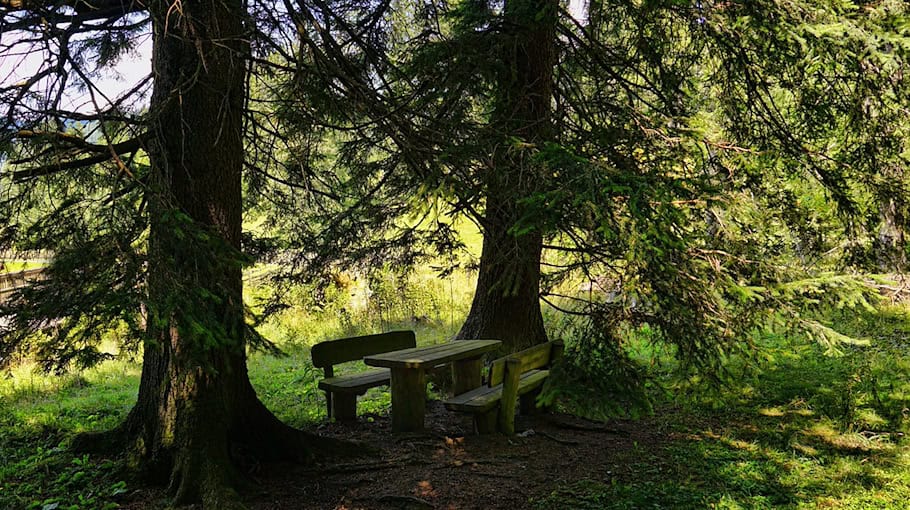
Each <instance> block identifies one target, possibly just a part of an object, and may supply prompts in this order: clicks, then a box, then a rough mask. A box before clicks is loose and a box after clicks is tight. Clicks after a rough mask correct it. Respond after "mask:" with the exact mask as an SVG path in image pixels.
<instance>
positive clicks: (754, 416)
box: [533, 305, 910, 509]
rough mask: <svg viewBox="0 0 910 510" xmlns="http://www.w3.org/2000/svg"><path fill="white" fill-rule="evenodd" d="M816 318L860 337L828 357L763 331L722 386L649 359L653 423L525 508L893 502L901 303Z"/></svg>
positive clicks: (903, 376) (901, 370) (897, 488)
mask: <svg viewBox="0 0 910 510" xmlns="http://www.w3.org/2000/svg"><path fill="white" fill-rule="evenodd" d="M819 320H825V321H828V322H830V323H832V324H833V325H835V326H837V327H838V328H839V329H843V330H844V331H846V332H848V333H849V334H850V335H851V336H857V337H869V338H870V345H868V346H847V347H844V348H843V350H842V351H841V352H840V353H839V354H838V355H834V356H832V355H829V354H825V352H824V348H823V347H821V346H819V345H816V344H812V343H808V344H807V343H806V342H805V341H804V339H798V338H788V337H785V336H778V335H766V336H762V337H761V338H760V339H757V340H756V342H758V343H759V344H760V346H761V348H762V349H761V352H763V353H764V357H763V358H762V359H759V360H755V359H752V360H744V359H738V358H731V359H730V360H728V370H729V371H730V373H731V374H733V376H732V377H730V378H729V379H728V380H727V381H726V383H725V385H723V386H716V385H708V386H706V385H704V384H703V381H702V382H701V383H699V382H697V381H696V380H694V379H689V380H681V379H679V378H678V377H677V376H674V375H672V374H673V372H672V371H671V370H667V369H666V368H662V367H661V366H660V365H657V364H655V365H651V366H650V367H649V369H648V371H647V373H648V374H649V375H650V376H651V377H652V378H653V379H654V380H656V381H659V382H661V383H662V384H663V385H664V387H665V388H667V387H670V388H673V391H672V392H671V393H669V394H664V393H656V394H653V396H652V398H653V399H654V401H655V402H656V404H655V412H654V414H653V416H651V417H649V418H644V419H642V420H641V422H642V423H641V425H640V427H639V428H641V429H643V430H644V429H648V430H652V429H653V430H655V431H659V432H655V433H654V435H637V434H636V435H635V436H634V437H633V438H632V441H633V446H632V448H630V449H629V450H628V451H617V458H616V459H615V461H614V462H615V468H614V469H613V470H611V471H608V472H605V473H597V474H592V477H590V478H588V479H583V480H578V481H572V482H567V483H565V484H562V485H560V486H558V487H556V488H554V489H553V490H552V492H551V493H550V494H548V495H546V496H544V497H542V498H540V499H538V500H536V501H534V502H533V504H534V507H535V508H538V509H550V508H553V509H555V508H579V509H585V508H590V509H595V508H598V509H599V508H609V509H620V508H692V509H695V508H728V509H740V508H832V507H833V508H851V509H866V508H901V507H903V505H904V504H905V502H906V498H907V497H908V496H910V470H908V469H907V464H906V462H907V458H908V453H907V445H906V440H905V439H904V437H905V436H904V435H905V434H906V433H908V432H910V429H908V426H910V424H908V422H907V419H906V416H904V414H905V412H906V409H907V408H908V405H910V400H908V395H910V392H908V389H910V386H908V381H910V364H908V362H910V358H908V356H907V349H906V345H905V344H906V340H907V338H908V332H910V322H908V317H907V313H906V308H905V307H904V305H900V306H896V307H886V308H884V309H881V310H876V311H865V312H859V313H855V312H846V311H842V310H837V309H833V310H829V313H828V314H826V315H824V316H822V317H820V318H819ZM646 340H647V339H646V338H640V339H639V341H642V342H643V341H646ZM630 348H631V347H630ZM665 361H669V360H665ZM655 389H659V388H657V387H652V391H653V390H655ZM668 396H672V401H669V400H667V397H668ZM586 405H587V406H588V407H590V406H591V405H592V404H591V403H590V402H589V403H587V404H586Z"/></svg>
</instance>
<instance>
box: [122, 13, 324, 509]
mask: <svg viewBox="0 0 910 510" xmlns="http://www.w3.org/2000/svg"><path fill="white" fill-rule="evenodd" d="M147 5H148V9H149V11H150V13H151V15H152V20H153V37H154V43H153V48H154V49H153V71H154V76H155V88H154V91H153V95H152V98H151V107H150V113H149V115H150V132H151V133H152V134H153V136H152V137H151V142H150V147H149V155H150V158H151V165H152V179H151V180H150V185H149V186H150V189H149V192H148V197H149V212H150V217H151V229H150V232H149V260H150V262H149V268H148V271H149V276H148V291H149V302H148V304H147V306H148V313H149V318H148V326H147V328H148V340H147V341H146V344H145V349H144V360H143V367H142V378H141V382H140V388H139V399H138V402H137V404H136V406H135V408H134V409H133V410H132V412H131V413H130V415H129V416H128V418H127V420H126V421H125V423H124V424H123V425H122V426H121V428H120V429H119V430H118V431H116V434H114V435H112V436H108V437H109V438H111V439H116V440H120V441H126V442H128V443H132V445H133V446H134V448H133V452H134V454H135V455H134V460H135V463H136V465H137V466H138V467H140V468H142V469H144V470H145V471H146V472H147V473H148V474H150V475H152V476H153V477H155V478H157V479H158V481H159V482H162V483H164V482H166V483H168V486H169V492H170V494H171V495H172V496H173V497H174V502H175V503H176V504H183V503H193V502H199V501H201V502H203V504H204V507H205V508H216V507H217V508H219V510H222V509H224V508H230V507H234V506H237V505H239V503H238V498H237V497H236V493H235V492H234V489H233V487H234V486H235V485H236V483H237V482H238V481H239V480H240V479H241V477H240V476H238V475H239V474H240V471H239V470H238V469H237V467H238V466H240V465H242V464H243V462H244V460H249V459H254V460H255V461H259V460H275V459H303V458H307V457H308V456H309V455H310V454H311V453H312V451H313V449H312V448H311V447H310V446H311V443H310V437H309V436H308V435H306V434H304V433H303V432H301V431H297V430H295V429H292V428H290V427H288V426H286V425H284V424H283V423H281V422H280V421H279V420H278V419H277V418H275V417H274V415H272V413H270V412H269V411H268V410H267V409H266V408H265V407H264V406H263V405H262V403H261V402H260V401H259V400H258V398H257V396H256V394H255V391H254V389H253V387H252V386H251V384H250V381H249V378H248V375H247V368H246V345H245V341H244V329H245V328H244V319H243V305H242V279H241V265H240V256H239V254H240V239H241V221H242V218H241V213H242V210H241V208H242V204H241V168H242V163H243V143H242V108H243V102H244V94H245V86H246V85H245V80H246V72H245V65H246V59H245V56H246V55H247V53H248V44H247V43H246V42H245V41H246V40H247V38H246V37H245V34H244V27H243V20H244V19H245V12H244V8H243V3H242V0H218V1H189V2H183V3H182V4H180V3H176V4H175V3H171V2H166V1H152V2H149V3H148V4H147ZM315 446H318V447H322V448H324V447H331V446H334V445H330V444H329V442H328V441H327V440H324V439H320V440H319V443H317V444H315Z"/></svg>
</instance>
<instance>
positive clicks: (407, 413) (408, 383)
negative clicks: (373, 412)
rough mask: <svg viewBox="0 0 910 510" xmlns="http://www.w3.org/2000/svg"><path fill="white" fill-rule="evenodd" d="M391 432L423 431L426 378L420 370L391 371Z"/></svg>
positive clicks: (424, 373)
mask: <svg viewBox="0 0 910 510" xmlns="http://www.w3.org/2000/svg"><path fill="white" fill-rule="evenodd" d="M391 386H392V432H416V431H419V430H423V418H424V415H425V414H426V412H427V377H426V372H424V371H423V369H421V368H393V369H392V384H391Z"/></svg>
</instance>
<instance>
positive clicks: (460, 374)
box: [452, 358, 483, 395]
mask: <svg viewBox="0 0 910 510" xmlns="http://www.w3.org/2000/svg"><path fill="white" fill-rule="evenodd" d="M481 367H483V360H482V359H480V358H475V359H461V360H457V361H455V362H453V363H452V379H453V384H452V386H453V388H452V392H453V393H454V394H455V395H461V394H462V393H467V392H469V391H471V390H473V389H474V388H479V387H480V384H481V380H480V369H481Z"/></svg>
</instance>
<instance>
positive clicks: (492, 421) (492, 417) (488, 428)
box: [474, 407, 499, 434]
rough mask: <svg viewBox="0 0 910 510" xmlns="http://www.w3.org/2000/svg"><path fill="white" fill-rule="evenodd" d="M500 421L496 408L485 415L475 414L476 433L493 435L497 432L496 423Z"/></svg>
mask: <svg viewBox="0 0 910 510" xmlns="http://www.w3.org/2000/svg"><path fill="white" fill-rule="evenodd" d="M498 419H499V408H498V407H494V408H493V409H490V410H489V411H486V412H483V413H474V431H475V432H477V433H478V434H492V433H494V432H496V422H497V420H498Z"/></svg>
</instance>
